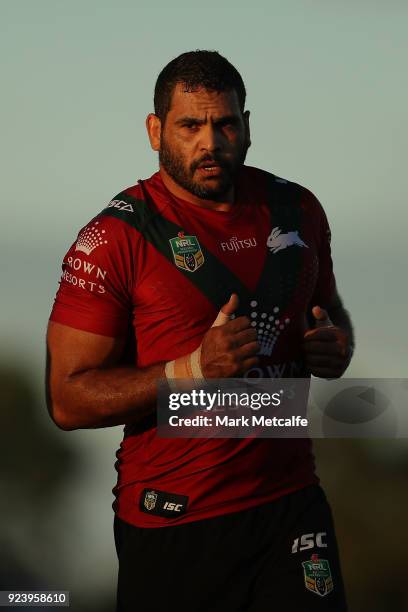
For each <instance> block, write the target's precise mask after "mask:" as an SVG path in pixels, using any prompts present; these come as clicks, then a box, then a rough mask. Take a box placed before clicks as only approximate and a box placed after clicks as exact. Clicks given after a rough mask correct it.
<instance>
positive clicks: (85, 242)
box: [75, 221, 108, 255]
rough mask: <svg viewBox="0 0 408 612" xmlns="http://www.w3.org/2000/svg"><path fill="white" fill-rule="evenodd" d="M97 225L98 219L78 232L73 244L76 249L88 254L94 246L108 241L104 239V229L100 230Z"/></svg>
mask: <svg viewBox="0 0 408 612" xmlns="http://www.w3.org/2000/svg"><path fill="white" fill-rule="evenodd" d="M97 225H99V221H95V223H93V224H92V225H89V226H88V227H86V228H85V229H84V230H83V231H82V232H81V233H80V234H79V236H78V240H77V243H76V246H75V250H76V251H82V252H83V253H86V255H89V254H90V253H92V251H93V250H94V249H96V247H98V246H102V245H103V244H108V241H107V240H104V238H105V236H103V234H105V230H100V229H99V228H98V227H97Z"/></svg>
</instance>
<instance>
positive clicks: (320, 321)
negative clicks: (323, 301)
mask: <svg viewBox="0 0 408 612" xmlns="http://www.w3.org/2000/svg"><path fill="white" fill-rule="evenodd" d="M312 314H313V316H314V318H315V319H316V323H315V327H333V322H332V321H331V320H330V317H329V315H328V313H327V310H325V309H324V308H320V306H313V308H312Z"/></svg>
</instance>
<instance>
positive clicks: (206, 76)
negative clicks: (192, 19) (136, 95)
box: [154, 49, 246, 123]
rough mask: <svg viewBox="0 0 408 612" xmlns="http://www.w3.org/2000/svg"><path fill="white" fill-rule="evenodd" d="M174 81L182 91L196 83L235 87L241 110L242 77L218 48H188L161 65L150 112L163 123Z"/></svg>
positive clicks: (196, 86) (217, 88) (216, 87)
mask: <svg viewBox="0 0 408 612" xmlns="http://www.w3.org/2000/svg"><path fill="white" fill-rule="evenodd" d="M177 83H182V84H183V85H184V86H185V90H186V91H195V90H196V89H199V88H200V87H204V88H205V89H208V90H209V91H216V92H220V91H230V90H235V91H236V92H237V95H238V101H239V105H240V108H241V112H244V107H245V98H246V90H245V85H244V81H243V80H242V77H241V75H240V74H239V72H238V70H237V69H236V68H235V67H234V66H233V65H232V64H231V63H230V62H229V61H228V60H227V59H226V58H225V57H223V56H222V55H220V54H219V53H218V51H201V50H200V49H197V50H196V51H188V52H187V53H182V54H181V55H179V56H178V57H176V58H174V59H173V60H172V61H171V62H169V63H168V64H167V66H165V67H164V68H163V70H162V71H161V72H160V74H159V76H158V77H157V81H156V86H155V88H154V112H155V114H156V115H157V116H158V117H159V118H160V120H161V121H162V122H163V123H164V121H165V119H166V116H167V113H168V112H169V110H170V105H171V97H172V95H173V91H174V88H175V86H176V85H177Z"/></svg>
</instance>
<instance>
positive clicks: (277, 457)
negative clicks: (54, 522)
mask: <svg viewBox="0 0 408 612" xmlns="http://www.w3.org/2000/svg"><path fill="white" fill-rule="evenodd" d="M245 95H246V92H245V87H244V84H243V81H242V79H241V77H240V75H239V73H238V72H237V71H236V69H235V68H234V67H233V66H232V65H231V64H230V63H229V62H228V61H227V60H226V59H225V58H223V57H222V56H220V55H219V54H218V53H217V52H209V51H195V52H190V53H184V54H182V55H180V56H179V57H178V58H176V59H174V60H173V61H171V62H170V63H169V64H168V65H167V66H166V67H165V68H164V69H163V70H162V72H161V74H160V75H159V77H158V80H157V83H156V88H155V96H154V104H155V112H154V114H153V113H151V114H149V115H148V117H147V121H146V126H147V132H148V135H149V139H150V144H151V146H152V148H153V150H155V151H157V152H158V153H159V162H160V169H159V172H157V173H155V174H154V175H153V176H152V177H151V178H150V179H147V180H143V181H139V182H138V184H137V185H135V186H134V187H130V188H128V189H126V190H125V191H123V192H122V193H120V194H119V195H118V196H116V197H115V198H114V199H113V200H112V201H111V202H110V203H109V205H108V206H107V208H105V210H104V211H103V212H102V213H101V214H99V215H98V216H97V217H95V218H94V219H93V220H92V221H91V222H90V223H89V224H88V225H87V226H86V227H85V228H84V229H83V230H82V231H81V232H80V233H79V235H78V238H77V240H76V241H75V243H74V244H73V245H72V247H71V249H70V250H69V251H68V253H67V255H66V257H65V259H64V264H63V275H62V279H61V286H60V289H59V291H58V294H57V297H56V301H55V305H54V308H53V311H52V314H51V318H50V324H49V329H48V349H49V367H48V370H49V376H48V381H49V382H48V394H49V406H50V413H51V416H52V418H53V420H54V421H55V423H56V424H57V425H58V426H59V427H61V428H62V429H66V430H72V429H78V428H94V427H108V426H113V425H120V424H124V425H125V430H124V440H123V442H122V444H121V449H120V450H119V451H118V461H117V464H116V466H117V470H118V482H117V486H116V487H115V490H114V491H115V494H116V500H115V504H114V509H115V513H116V516H115V540H116V547H117V552H118V557H119V580H118V608H117V609H118V611H120V612H128V611H131V610H132V611H134V610H135V609H139V608H142V607H148V608H149V609H150V610H162V609H168V610H180V611H182V610H194V611H205V610H208V611H210V610H211V611H223V612H228V611H231V612H233V611H234V612H235V611H238V610H245V611H249V610H250V611H252V612H255V611H261V610H262V611H264V610H269V609H270V610H272V609H285V610H295V609H302V610H304V611H306V610H331V611H333V610H339V611H340V610H342V611H343V610H346V604H345V599H344V592H343V585H342V578H341V572H340V567H339V559H338V552H337V545H336V539H335V533H334V528H333V524H332V519H331V515H330V509H329V507H328V505H327V501H326V499H325V496H324V493H323V492H322V490H321V489H320V487H319V486H318V479H317V477H316V475H315V473H314V463H313V455H312V453H311V447H310V441H309V440H308V439H293V440H288V439H286V440H278V439H274V440H272V439H257V438H248V439H176V440H175V439H173V440H171V439H160V438H158V437H157V436H156V427H155V410H156V383H157V380H158V379H162V378H165V377H166V376H167V378H169V379H171V378H185V377H198V378H201V377H203V378H229V377H237V376H238V377H240V376H248V377H254V376H255V377H260V376H261V377H277V376H280V377H300V376H310V374H314V375H315V376H321V377H325V378H332V377H333V378H334V377H339V376H341V375H342V374H343V372H344V371H345V369H346V368H347V366H348V364H349V361H350V356H351V350H352V344H353V333H352V328H351V323H350V319H349V317H348V314H347V312H346V311H345V310H344V308H343V306H342V302H341V299H340V297H339V295H338V292H337V290H336V284H335V279H334V276H333V270H332V262H331V255H330V232H329V226H328V223H327V220H326V217H325V214H324V211H323V209H322V207H321V205H320V204H319V202H318V201H317V200H316V198H315V197H314V196H313V195H312V194H311V193H310V192H309V191H308V190H306V189H305V188H303V187H301V186H299V185H296V184H294V183H291V182H289V181H286V180H284V179H280V178H278V177H275V176H274V175H273V174H270V173H268V172H265V171H263V170H258V169H256V168H251V167H248V166H245V165H244V161H245V157H246V153H247V150H248V147H249V146H250V130H249V112H248V111H245V110H244V108H245ZM217 313H218V315H217ZM306 320H308V322H309V324H312V323H313V321H314V324H312V325H311V327H312V328H311V329H309V330H308V331H306V328H305V321H306ZM214 321H215V324H214V325H213V323H214ZM129 356H130V357H131V358H132V363H131V365H128V364H127V362H126V358H128V357H129ZM275 606H276V608H275Z"/></svg>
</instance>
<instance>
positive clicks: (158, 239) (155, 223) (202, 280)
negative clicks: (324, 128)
mask: <svg viewBox="0 0 408 612" xmlns="http://www.w3.org/2000/svg"><path fill="white" fill-rule="evenodd" d="M267 195H268V198H267V201H268V206H269V208H270V213H271V219H273V225H274V226H275V227H279V228H280V230H281V232H282V233H287V232H297V231H300V229H301V221H302V214H301V212H302V211H301V207H300V189H299V187H298V186H297V185H296V184H294V183H290V182H286V181H282V180H281V179H276V177H275V176H274V175H272V174H270V175H269V176H268V194H267ZM114 202H121V205H120V206H115V205H113V206H112V205H111V206H109V207H108V208H106V209H105V210H103V211H102V212H101V215H102V216H110V217H115V218H117V219H121V220H122V221H124V222H126V223H127V224H129V225H131V226H132V227H134V228H135V229H136V230H137V231H138V232H140V234H141V235H142V236H143V238H144V239H145V240H146V241H147V242H149V243H150V244H151V245H152V246H153V247H154V248H155V249H156V250H157V251H158V252H160V253H161V254H162V255H163V256H164V257H166V258H167V259H168V260H169V262H171V263H172V264H173V265H174V253H173V251H172V248H171V246H170V240H171V239H173V238H174V237H175V236H177V235H178V234H179V233H180V232H181V233H183V230H184V228H183V227H181V226H179V225H177V224H176V223H173V222H172V221H170V220H168V219H166V218H165V217H163V216H162V215H161V214H160V213H159V212H157V211H156V210H153V209H152V208H151V207H149V205H148V203H147V202H145V201H144V200H137V199H135V198H133V197H132V196H129V194H127V193H126V192H123V193H121V194H119V195H118V196H117V197H116V198H115V200H114ZM126 205H128V206H126ZM130 211H132V212H130ZM265 248H266V246H265ZM201 250H202V253H203V256H204V260H205V265H203V266H201V267H198V268H197V269H196V270H195V271H194V273H191V272H190V271H188V270H183V269H181V268H180V267H178V268H177V270H178V272H179V273H180V274H183V275H184V276H185V277H186V278H188V280H189V282H191V283H192V284H193V285H194V286H195V287H196V288H197V289H199V291H200V292H202V293H203V294H204V295H205V296H206V297H207V299H208V300H209V301H210V302H211V303H212V304H213V305H214V308H215V310H216V311H218V310H219V309H220V308H221V306H223V304H225V303H226V302H228V300H229V297H230V295H231V293H233V292H234V293H238V295H239V298H240V304H239V309H238V311H237V312H236V316H241V315H247V316H249V314H250V312H251V308H252V309H253V308H254V307H255V306H257V305H258V304H262V309H263V310H264V311H265V313H270V312H271V311H272V309H274V308H275V310H276V309H277V308H279V311H281V312H282V311H284V310H286V309H287V307H288V306H289V304H290V302H291V300H292V298H293V294H294V291H295V289H296V287H297V286H298V282H299V275H300V271H301V268H302V257H303V253H302V251H303V250H304V249H302V248H285V249H283V250H282V251H281V252H280V254H279V263H278V260H277V258H275V257H274V256H273V254H272V253H268V254H267V256H266V258H265V263H264V267H263V269H262V272H261V275H260V277H259V281H258V283H257V286H256V288H255V290H254V291H250V290H249V289H248V287H247V286H246V285H244V284H243V282H242V281H241V280H240V279H239V278H238V277H237V276H236V275H235V274H234V273H233V272H232V271H231V270H229V269H228V268H227V267H226V266H225V265H224V264H223V263H222V262H221V261H220V260H219V259H218V258H217V257H216V256H215V255H214V254H212V253H211V252H210V251H208V250H207V249H205V248H204V247H203V246H202V245H201ZM185 262H186V264H187V265H192V266H193V265H194V262H193V261H191V262H190V260H189V259H188V258H186V259H185Z"/></svg>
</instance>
